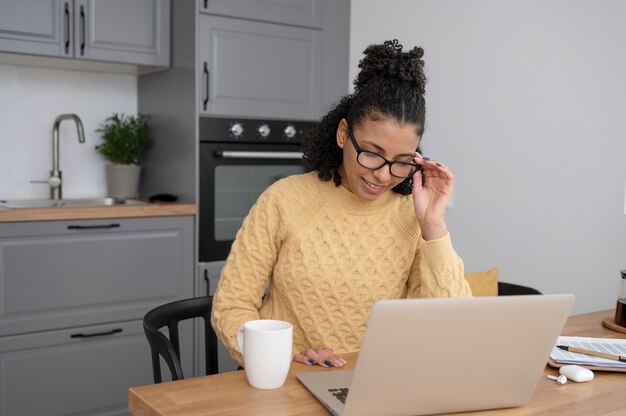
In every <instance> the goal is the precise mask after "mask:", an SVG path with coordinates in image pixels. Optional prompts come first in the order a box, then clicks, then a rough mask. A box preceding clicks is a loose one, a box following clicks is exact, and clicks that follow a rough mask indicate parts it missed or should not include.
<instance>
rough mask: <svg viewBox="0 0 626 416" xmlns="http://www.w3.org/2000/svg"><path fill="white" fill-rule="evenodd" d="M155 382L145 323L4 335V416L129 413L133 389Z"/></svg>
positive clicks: (0, 349) (188, 338) (185, 342)
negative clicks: (130, 392) (131, 388)
mask: <svg viewBox="0 0 626 416" xmlns="http://www.w3.org/2000/svg"><path fill="white" fill-rule="evenodd" d="M94 334H99V335H94ZM180 334H181V346H182V347H181V348H182V351H183V352H185V353H189V346H191V345H192V331H191V328H190V327H183V328H182V329H181V332H180ZM79 335H83V336H86V337H80V336H79ZM90 335H91V336H90ZM185 350H186V351H185ZM188 355H189V354H188ZM187 367H188V370H187V373H186V374H190V370H189V366H187ZM163 374H166V373H163ZM152 383H153V378H152V364H151V358H150V348H149V345H148V341H147V339H146V337H145V335H144V332H143V325H142V321H141V320H136V321H128V322H115V323H110V324H105V325H97V326H90V327H78V328H72V329H67V330H59V331H49V332H40V333H34V334H27V335H18V336H9V337H0V416H23V415H47V416H62V415H68V416H69V415H72V416H78V415H84V416H87V415H89V416H96V415H102V416H104V415H106V416H112V415H120V416H121V415H128V414H129V413H128V411H127V406H128V388H129V387H133V386H141V385H146V384H152Z"/></svg>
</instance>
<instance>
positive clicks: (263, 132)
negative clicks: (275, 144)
mask: <svg viewBox="0 0 626 416" xmlns="http://www.w3.org/2000/svg"><path fill="white" fill-rule="evenodd" d="M257 131H258V132H259V136H261V137H262V138H263V139H265V138H266V137H267V136H269V135H270V131H271V130H270V126H268V125H267V124H261V125H260V126H259V128H258V129H257Z"/></svg>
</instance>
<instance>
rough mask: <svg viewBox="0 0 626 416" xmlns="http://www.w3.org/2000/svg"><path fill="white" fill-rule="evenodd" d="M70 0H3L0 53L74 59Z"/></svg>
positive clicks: (0, 4)
mask: <svg viewBox="0 0 626 416" xmlns="http://www.w3.org/2000/svg"><path fill="white" fill-rule="evenodd" d="M72 7H73V5H72V0H67V1H62V0H45V1H42V0H2V1H1V2H0V51H2V52H11V53H24V54H33V55H46V56H69V57H71V56H73V45H72V44H71V42H72V36H71V33H72V32H71V26H72V23H71V20H72V16H73V9H72Z"/></svg>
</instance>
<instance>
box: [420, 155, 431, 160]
mask: <svg viewBox="0 0 626 416" xmlns="http://www.w3.org/2000/svg"><path fill="white" fill-rule="evenodd" d="M422 159H424V160H425V161H429V160H430V158H429V157H426V156H424V157H423V158H422Z"/></svg>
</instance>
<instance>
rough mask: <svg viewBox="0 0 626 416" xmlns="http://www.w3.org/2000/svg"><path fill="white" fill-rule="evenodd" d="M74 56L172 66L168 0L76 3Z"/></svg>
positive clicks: (81, 1)
mask: <svg viewBox="0 0 626 416" xmlns="http://www.w3.org/2000/svg"><path fill="white" fill-rule="evenodd" d="M74 1H75V4H74V29H75V30H74V44H75V49H74V56H75V57H76V58H79V59H89V60H96V61H107V62H120V63H130V64H137V65H150V66H169V61H170V36H169V34H170V1H169V0H74Z"/></svg>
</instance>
